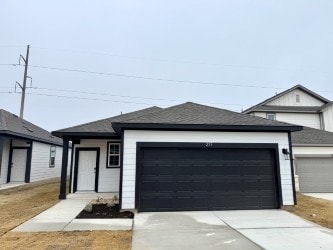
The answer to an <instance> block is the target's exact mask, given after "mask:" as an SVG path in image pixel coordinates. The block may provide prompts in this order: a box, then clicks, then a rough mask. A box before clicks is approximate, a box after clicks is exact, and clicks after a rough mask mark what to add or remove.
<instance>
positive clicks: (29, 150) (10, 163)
mask: <svg viewBox="0 0 333 250" xmlns="http://www.w3.org/2000/svg"><path fill="white" fill-rule="evenodd" d="M15 149H26V150H27V159H26V164H25V174H24V182H25V183H30V173H31V158H32V142H30V146H28V147H22V146H20V147H18V146H17V147H16V146H13V145H12V140H11V141H10V150H9V160H8V171H7V183H9V182H10V181H11V174H12V167H13V151H14V150H15Z"/></svg>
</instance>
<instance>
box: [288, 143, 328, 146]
mask: <svg viewBox="0 0 333 250" xmlns="http://www.w3.org/2000/svg"><path fill="white" fill-rule="evenodd" d="M292 145H293V146H294V147H333V144H318V143H317V144H314V143H309V144H306V143H292Z"/></svg>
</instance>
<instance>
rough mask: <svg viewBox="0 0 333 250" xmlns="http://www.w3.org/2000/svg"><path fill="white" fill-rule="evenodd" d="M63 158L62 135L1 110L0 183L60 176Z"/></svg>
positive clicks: (28, 181)
mask: <svg viewBox="0 0 333 250" xmlns="http://www.w3.org/2000/svg"><path fill="white" fill-rule="evenodd" d="M51 149H53V151H52V150H51ZM51 151H52V153H51ZM61 158H62V140H61V139H59V138H56V137H54V136H52V135H51V134H50V133H49V132H48V131H46V130H44V129H42V128H40V127H38V126H36V125H34V124H32V123H30V122H28V121H26V120H23V119H21V118H19V117H18V116H16V115H14V114H11V113H9V112H7V111H5V110H0V185H3V184H7V183H13V182H15V183H30V182H34V181H40V180H45V179H50V178H55V177H60V170H61Z"/></svg>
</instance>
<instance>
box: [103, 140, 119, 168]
mask: <svg viewBox="0 0 333 250" xmlns="http://www.w3.org/2000/svg"><path fill="white" fill-rule="evenodd" d="M115 144H116V145H118V146H119V153H118V154H111V153H110V151H111V150H110V146H111V145H115ZM110 156H118V157H119V160H118V165H110ZM106 167H107V168H119V167H120V143H119V142H108V144H107V159H106Z"/></svg>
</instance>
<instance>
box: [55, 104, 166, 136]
mask: <svg viewBox="0 0 333 250" xmlns="http://www.w3.org/2000/svg"><path fill="white" fill-rule="evenodd" d="M160 110H162V108H160V107H157V106H152V107H149V108H145V109H141V110H137V111H133V112H129V113H125V114H121V115H116V116H112V117H108V118H104V119H99V120H96V121H92V122H87V123H83V124H79V125H75V126H71V127H67V128H64V129H59V130H55V131H52V133H51V134H52V135H54V136H57V137H60V138H62V137H82V138H83V137H85V136H87V137H96V138H97V137H119V135H118V134H117V133H116V132H115V131H114V130H113V128H112V123H113V120H116V121H117V120H125V119H130V118H131V117H133V116H134V117H140V116H143V115H146V114H147V113H154V112H157V111H160ZM98 126H100V127H101V126H102V130H98V129H96V127H98Z"/></svg>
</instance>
